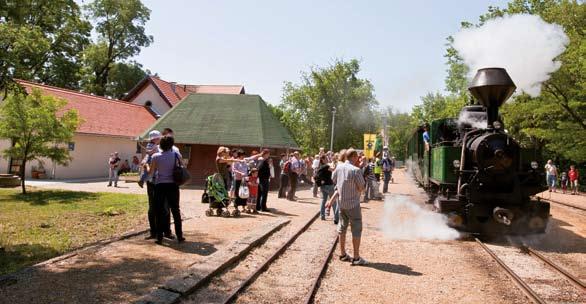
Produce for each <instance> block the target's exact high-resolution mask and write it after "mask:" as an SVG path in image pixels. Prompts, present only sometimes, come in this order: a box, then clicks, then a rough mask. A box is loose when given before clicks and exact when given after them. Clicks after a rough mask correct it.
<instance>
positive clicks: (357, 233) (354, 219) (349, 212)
mask: <svg viewBox="0 0 586 304" xmlns="http://www.w3.org/2000/svg"><path fill="white" fill-rule="evenodd" d="M348 225H350V230H351V231H352V237H353V238H360V237H361V236H362V210H360V206H358V207H354V208H352V209H340V222H339V223H338V233H345V232H346V230H348Z"/></svg>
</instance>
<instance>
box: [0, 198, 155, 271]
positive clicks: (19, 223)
mask: <svg viewBox="0 0 586 304" xmlns="http://www.w3.org/2000/svg"><path fill="white" fill-rule="evenodd" d="M147 209H148V203H147V197H146V195H135V194H119V193H87V192H73V191H62V190H35V191H32V192H30V193H28V194H26V195H22V194H20V191H19V190H12V189H10V190H5V189H0V275H2V274H7V273H11V272H14V271H17V270H19V269H22V268H24V267H27V266H30V265H33V264H36V263H38V262H41V261H44V260H47V259H50V258H52V257H55V256H58V255H61V254H63V253H66V252H68V251H71V250H74V249H76V248H79V247H83V245H84V244H88V243H93V242H96V241H99V240H103V239H107V238H110V237H113V236H116V235H120V234H122V233H124V232H126V231H128V230H131V229H134V228H136V227H140V226H146V211H147Z"/></svg>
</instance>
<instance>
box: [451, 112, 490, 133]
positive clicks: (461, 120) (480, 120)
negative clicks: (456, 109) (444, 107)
mask: <svg viewBox="0 0 586 304" xmlns="http://www.w3.org/2000/svg"><path fill="white" fill-rule="evenodd" d="M475 114H476V113H475ZM458 124H469V125H470V126H471V127H472V128H476V129H486V128H487V126H488V122H487V121H486V115H482V116H481V115H478V114H476V115H474V114H472V113H470V112H466V111H464V112H461V113H460V116H459V117H458Z"/></svg>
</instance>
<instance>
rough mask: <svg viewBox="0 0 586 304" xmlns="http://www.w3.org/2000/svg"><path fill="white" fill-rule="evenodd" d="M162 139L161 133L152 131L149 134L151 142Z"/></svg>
mask: <svg viewBox="0 0 586 304" xmlns="http://www.w3.org/2000/svg"><path fill="white" fill-rule="evenodd" d="M159 138H161V132H159V131H157V130H152V131H150V132H149V140H155V139H159Z"/></svg>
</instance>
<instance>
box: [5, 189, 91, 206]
mask: <svg viewBox="0 0 586 304" xmlns="http://www.w3.org/2000/svg"><path fill="white" fill-rule="evenodd" d="M97 197H98V194H96V193H91V192H71V191H59V190H43V191H29V192H27V194H26V195H24V194H22V193H15V194H12V195H9V196H7V197H6V198H4V199H0V202H2V201H9V200H17V201H24V202H27V203H30V204H31V205H46V204H47V203H48V201H51V202H55V203H59V204H71V203H73V202H78V201H84V200H91V199H96V198H97Z"/></svg>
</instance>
